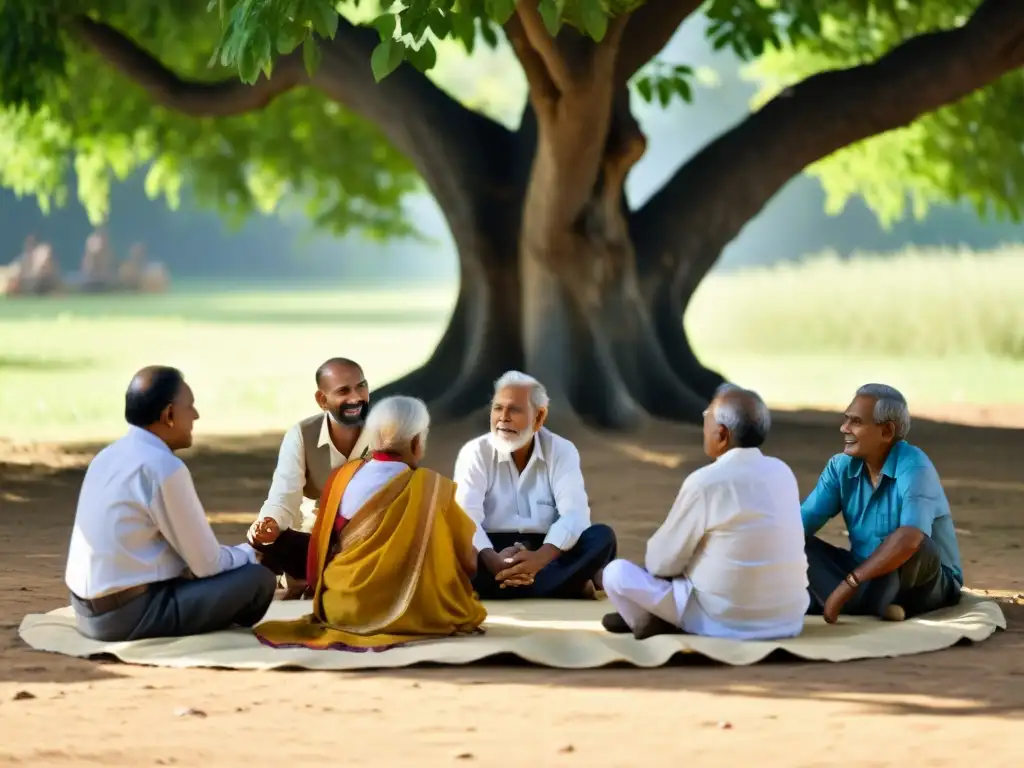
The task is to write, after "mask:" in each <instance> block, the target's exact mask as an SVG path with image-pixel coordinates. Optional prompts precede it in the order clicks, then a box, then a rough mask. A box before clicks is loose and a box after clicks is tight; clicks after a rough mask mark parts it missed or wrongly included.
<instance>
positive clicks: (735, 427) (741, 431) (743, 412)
mask: <svg viewBox="0 0 1024 768" xmlns="http://www.w3.org/2000/svg"><path fill="white" fill-rule="evenodd" d="M711 406H712V413H713V415H714V420H715V422H716V423H718V424H720V425H721V426H723V427H725V428H726V429H727V430H729V436H730V441H729V442H730V444H731V447H734V448H759V447H761V445H763V444H764V441H765V440H766V439H767V437H768V430H769V429H771V426H772V417H771V412H770V411H769V410H768V406H767V405H765V403H764V400H762V399H761V396H760V395H758V394H757V392H754V391H753V390H749V389H743V388H742V387H737V386H735V385H734V384H723V385H722V386H721V387H719V388H718V391H717V392H716V393H715V399H714V400H712V401H711Z"/></svg>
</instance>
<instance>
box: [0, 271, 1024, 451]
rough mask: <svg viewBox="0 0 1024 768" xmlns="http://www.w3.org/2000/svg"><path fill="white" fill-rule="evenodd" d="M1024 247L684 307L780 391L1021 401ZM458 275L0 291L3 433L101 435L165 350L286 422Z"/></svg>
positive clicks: (442, 314)
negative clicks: (345, 283)
mask: <svg viewBox="0 0 1024 768" xmlns="http://www.w3.org/2000/svg"><path fill="white" fill-rule="evenodd" d="M1022 256H1024V254H1020V255H1019V254H1018V253H1015V252H1012V251H1007V252H1001V253H993V254H978V255H972V254H942V253H916V254H913V253H911V254H904V255H901V256H899V257H898V258H896V259H894V260H890V261H887V262H882V261H880V260H877V259H864V260H855V261H853V262H848V263H840V262H838V261H837V260H828V259H819V260H815V261H811V262H809V263H807V264H804V265H798V266H790V267H779V268H774V269H770V270H757V271H750V272H744V273H738V274H732V275H722V276H715V277H713V278H711V279H709V280H707V281H706V282H705V284H704V285H702V287H701V289H700V291H699V292H698V294H697V295H696V296H695V297H694V301H693V303H692V305H691V308H690V309H689V311H688V312H687V315H686V318H685V320H686V324H687V327H688V329H689V331H690V333H691V335H692V338H693V341H694V345H695V347H696V349H697V351H698V352H699V353H700V354H701V355H702V357H703V359H705V360H706V362H707V363H708V364H709V365H712V366H714V367H717V368H718V369H719V370H721V371H722V372H723V373H725V374H726V375H728V376H729V377H730V378H731V379H733V380H735V381H738V382H741V383H744V384H745V385H747V386H752V387H755V388H757V389H759V390H760V391H761V392H762V393H763V394H764V396H765V397H766V399H768V400H769V402H771V403H772V404H774V405H777V406H787V407H800V406H813V407H823V408H828V409H835V408H837V407H841V406H843V405H845V403H846V401H847V400H848V398H849V396H850V392H851V390H852V389H853V388H854V387H856V386H857V385H858V384H861V383H863V382H865V381H868V380H884V381H887V382H889V383H892V384H894V385H896V386H898V387H900V388H901V389H903V391H904V392H905V393H906V394H907V396H908V398H910V400H911V405H912V406H913V405H915V404H929V405H942V404H947V403H971V404H979V405H984V404H1006V403H1015V402H1021V401H1022V400H1024V395H1022V393H1021V383H1022V382H1024V302H1022V301H1021V299H1020V297H1022V296H1024V257H1022ZM454 294H455V291H454V287H445V288H433V289H428V290H424V291H419V292H416V293H412V292H409V291H391V292H388V291H367V290H360V291H354V290H351V289H350V290H345V289H343V288H339V289H337V290H332V289H317V290H314V289H305V290H302V289H291V288H289V289H281V290H273V289H269V288H262V289H237V288H236V289H231V290H228V289H223V288H222V287H220V286H212V287H208V288H207V289H205V290H197V289H192V288H188V289H185V288H183V289H181V290H179V291H176V292H174V293H171V294H168V295H166V296H155V297H109V296H108V297H97V296H83V297H64V298H51V299H17V300H7V301H0V437H5V438H9V439H14V440H18V441H22V440H80V439H93V438H107V437H111V436H114V435H117V434H119V433H120V432H121V431H122V421H121V409H122V402H123V401H122V397H123V392H124V387H125V385H126V384H127V380H128V377H129V376H130V375H131V373H132V372H133V371H135V370H136V369H137V368H139V367H141V366H143V365H146V364H150V363H153V362H161V363H167V364H171V365H177V366H179V367H181V368H182V369H184V370H185V371H186V374H187V375H188V377H189V379H190V381H191V382H192V384H193V386H194V388H195V390H196V392H197V398H198V406H199V409H200V412H201V414H202V421H201V424H200V428H201V430H202V432H204V433H207V434H210V433H233V434H239V433H255V432H262V431H268V430H278V429H282V428H284V427H286V426H287V425H288V424H289V423H291V422H292V421H294V420H295V419H297V418H299V417H301V416H303V415H305V414H307V413H308V412H309V410H310V408H311V407H312V392H313V389H314V383H313V371H314V369H315V368H316V366H317V365H318V364H319V363H320V362H321V361H322V360H323V359H324V358H326V357H328V356H331V355H336V354H338V355H346V356H350V357H354V358H356V359H358V360H360V361H362V362H363V364H364V366H365V368H366V372H367V375H368V377H369V378H370V380H371V384H373V383H376V384H381V383H384V382H386V381H388V380H390V379H393V378H394V377H396V376H398V375H400V374H401V373H403V372H404V371H406V370H409V369H411V368H413V367H415V366H416V365H418V364H420V363H421V362H422V361H423V360H425V359H426V357H427V356H428V355H429V353H430V351H431V350H432V349H433V346H434V343H435V342H436V340H437V338H438V337H439V335H440V333H441V332H442V331H443V329H444V325H445V322H446V320H447V316H448V313H449V312H450V308H451V306H452V302H453V301H454Z"/></svg>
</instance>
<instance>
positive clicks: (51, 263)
mask: <svg viewBox="0 0 1024 768" xmlns="http://www.w3.org/2000/svg"><path fill="white" fill-rule="evenodd" d="M60 286H61V279H60V266H59V265H58V264H57V259H56V258H55V257H54V253H53V246H52V245H50V244H49V243H39V244H38V245H36V246H35V247H34V248H33V249H32V253H31V254H29V258H28V261H27V262H26V263H25V264H24V265H23V266H22V269H21V274H20V275H19V277H18V293H22V294H26V295H30V296H43V295H46V294H49V293H54V292H55V291H57V290H58V289H59V288H60Z"/></svg>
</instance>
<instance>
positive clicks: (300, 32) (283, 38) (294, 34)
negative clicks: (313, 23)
mask: <svg viewBox="0 0 1024 768" xmlns="http://www.w3.org/2000/svg"><path fill="white" fill-rule="evenodd" d="M305 39H306V30H305V28H304V27H302V26H301V25H299V24H285V25H283V26H282V27H281V29H280V30H278V32H277V52H278V53H280V54H288V53H291V52H292V51H294V50H295V49H296V48H298V47H299V45H300V44H301V43H302V41H303V40H305Z"/></svg>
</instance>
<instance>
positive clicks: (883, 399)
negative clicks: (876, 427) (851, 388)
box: [856, 384, 910, 440]
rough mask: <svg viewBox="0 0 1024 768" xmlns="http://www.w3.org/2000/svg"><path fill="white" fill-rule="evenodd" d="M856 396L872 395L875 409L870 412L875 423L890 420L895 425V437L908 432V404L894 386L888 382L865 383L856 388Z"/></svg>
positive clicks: (900, 438) (883, 422)
mask: <svg viewBox="0 0 1024 768" xmlns="http://www.w3.org/2000/svg"><path fill="white" fill-rule="evenodd" d="M856 397H872V398H874V400H875V409H874V411H873V413H872V414H871V416H872V418H873V419H874V420H875V424H885V423H886V422H887V421H891V422H892V423H893V425H894V426H895V427H896V439H897V440H902V439H904V438H905V437H906V436H907V435H909V434H910V406H908V405H907V398H905V397H904V396H903V393H902V392H900V391H899V390H898V389H896V387H890V386H889V385H888V384H865V385H864V386H863V387H861V388H860V389H858V390H857V394H856Z"/></svg>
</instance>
